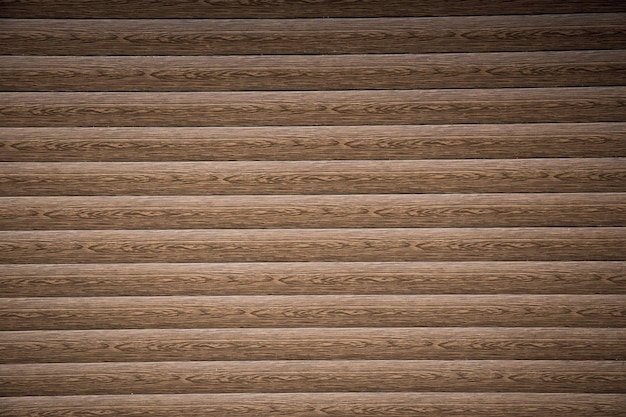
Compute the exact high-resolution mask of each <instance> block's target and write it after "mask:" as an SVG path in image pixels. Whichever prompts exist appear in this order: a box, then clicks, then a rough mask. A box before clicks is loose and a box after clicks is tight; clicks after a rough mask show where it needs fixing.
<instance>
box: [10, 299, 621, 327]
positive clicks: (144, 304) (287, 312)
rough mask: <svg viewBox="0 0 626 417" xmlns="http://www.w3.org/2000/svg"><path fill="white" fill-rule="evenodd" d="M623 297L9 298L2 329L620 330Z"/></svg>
mask: <svg viewBox="0 0 626 417" xmlns="http://www.w3.org/2000/svg"><path fill="white" fill-rule="evenodd" d="M625 317H626V297H625V296H623V295H419V296H418V295H302V296H227V297H217V296H213V297H201V296H194V297H130V296H127V297H84V298H77V297H71V298H10V299H3V300H2V305H1V306H0V328H2V329H4V330H90V329H94V330H95V329H170V328H174V329H175V328H179V329H194V328H230V327H491V326H495V327H501V326H506V327H625V325H626V318H625Z"/></svg>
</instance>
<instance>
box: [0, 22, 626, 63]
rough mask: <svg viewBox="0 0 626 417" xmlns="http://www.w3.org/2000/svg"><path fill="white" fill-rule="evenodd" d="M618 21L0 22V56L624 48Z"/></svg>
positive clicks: (624, 31)
mask: <svg viewBox="0 0 626 417" xmlns="http://www.w3.org/2000/svg"><path fill="white" fill-rule="evenodd" d="M625 21H626V14H624V13H606V14H593V13H592V14H584V13H583V14H564V15H549V14H547V15H545V14H544V15H534V16H533V15H526V16H468V17H432V18H430V17H426V18H382V19H279V20H272V19H215V20H210V19H209V20H184V19H180V20H168V19H156V20H132V19H131V20H128V19H122V20H119V19H118V20H106V19H103V20H80V19H77V20H62V19H50V20H32V19H30V20H29V19H26V20H19V19H2V20H0V54H3V55H11V54H13V55H272V54H279V55H281V54H305V55H309V54H373V53H379V54H380V53H387V54H390V53H402V54H406V53H425V52H493V51H541V50H585V49H626V36H625V35H626V27H625V26H624V22H625ZM320 33H322V34H323V35H320Z"/></svg>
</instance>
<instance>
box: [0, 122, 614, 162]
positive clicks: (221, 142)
mask: <svg viewBox="0 0 626 417" xmlns="http://www.w3.org/2000/svg"><path fill="white" fill-rule="evenodd" d="M616 156H622V157H625V156H626V123H619V122H615V123H549V124H545V123H528V124H461V125H386V126H289V127H280V126H278V127H200V128H198V127H174V128H171V127H170V128H164V127H153V128H150V127H142V128H132V127H130V128H129V127H125V128H124V127H122V128H107V127H100V128H95V127H82V128H81V127H53V128H46V127H34V128H0V160H2V161H13V162H27V161H31V162H36V161H39V162H46V161H51V162H52V161H55V162H66V161H67V162H70V161H73V162H84V161H121V162H123V161H127V162H137V161H146V162H147V161H168V160H171V161H177V160H196V161H211V160H244V161H245V160H274V161H276V160H284V161H297V160H336V159H341V160H354V159H359V160H369V159H465V158H483V159H484V158H500V159H507V158H510V159H515V158H559V157H582V158H591V157H616Z"/></svg>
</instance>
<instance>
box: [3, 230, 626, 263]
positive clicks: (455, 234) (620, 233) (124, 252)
mask: <svg viewBox="0 0 626 417" xmlns="http://www.w3.org/2000/svg"><path fill="white" fill-rule="evenodd" d="M0 242H2V243H0V249H2V251H1V252H0V263H5V264H6V263H21V264H28V263H105V262H122V263H124V262H299V261H308V262H313V261H350V262H354V261H367V262H371V261H527V260H535V261H585V260H587V261H619V260H623V259H624V257H625V256H626V253H625V251H626V231H624V229H622V228H620V227H589V228H585V227H577V228H550V227H543V228H542V227H535V228H484V229H479V230H476V229H472V228H410V229H409V228H394V229H389V228H387V229H384V228H377V229H206V230H203V229H189V230H64V231H2V232H0Z"/></svg>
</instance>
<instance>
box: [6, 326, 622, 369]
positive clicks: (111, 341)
mask: <svg viewBox="0 0 626 417" xmlns="http://www.w3.org/2000/svg"><path fill="white" fill-rule="evenodd" d="M0 353H1V355H0V363H45V362H64V363H80V362H161V361H214V360H218V361H246V360H254V361H257V360H263V361H266V360H329V361H331V360H332V361H334V360H416V359H419V360H425V359H427V360H486V359H490V360H494V359H498V360H504V359H506V360H521V359H524V360H557V359H559V360H578V361H580V360H613V361H614V360H622V361H623V360H625V359H626V329H596V328H581V329H577V328H498V327H496V328H486V327H467V328H441V327H434V328H423V327H413V328H304V329H302V328H300V329H284V328H274V329H206V330H204V329H186V330H179V329H174V330H165V329H157V330H74V331H25V332H3V333H2V340H1V341H0Z"/></svg>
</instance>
